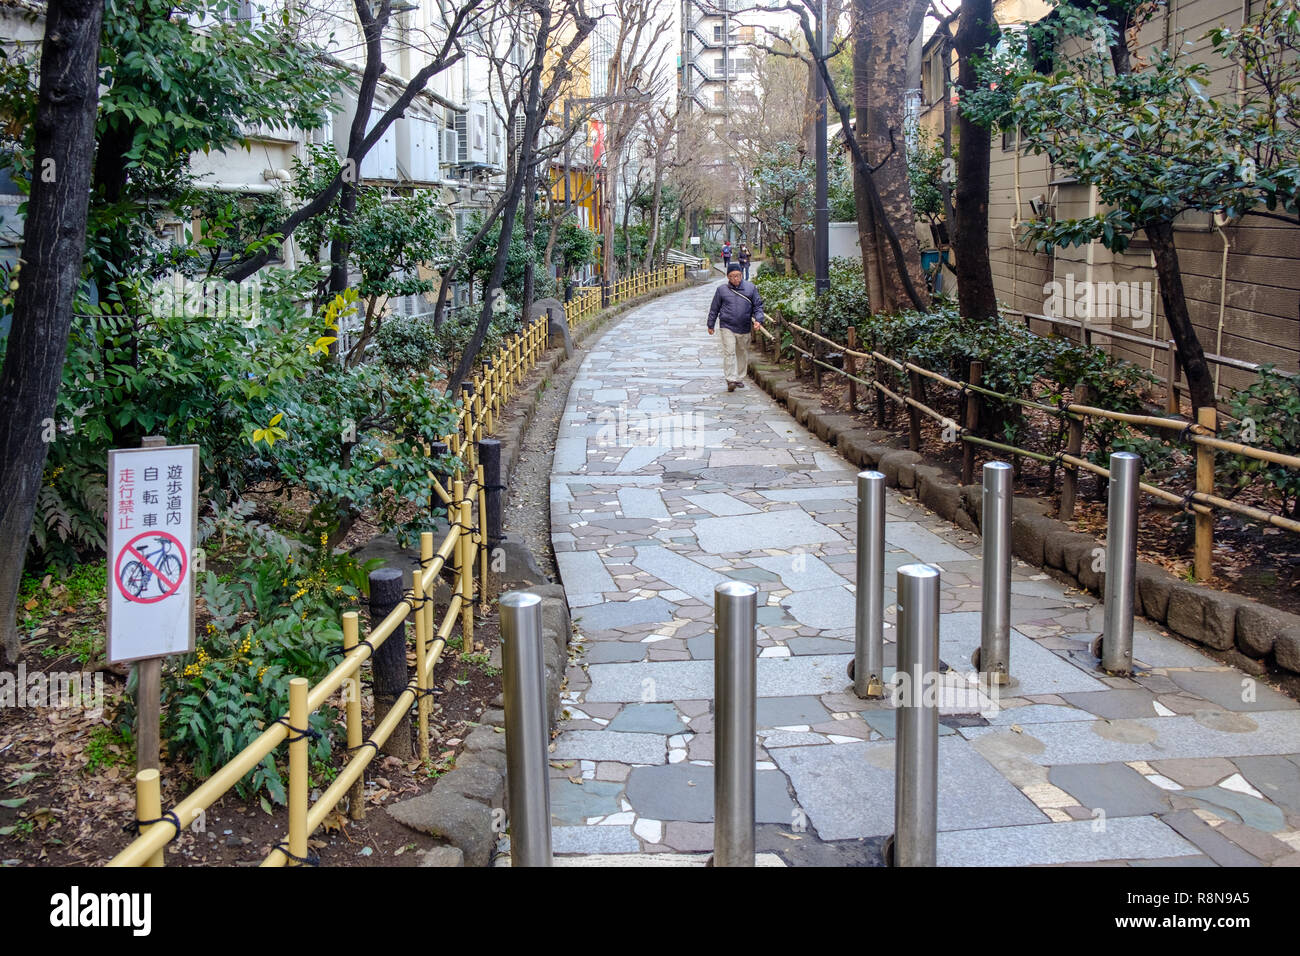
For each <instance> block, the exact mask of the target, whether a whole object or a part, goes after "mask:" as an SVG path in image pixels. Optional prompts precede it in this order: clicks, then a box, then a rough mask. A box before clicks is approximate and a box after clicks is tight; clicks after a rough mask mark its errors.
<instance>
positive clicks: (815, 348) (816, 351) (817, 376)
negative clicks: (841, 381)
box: [808, 319, 825, 391]
mask: <svg viewBox="0 0 1300 956" xmlns="http://www.w3.org/2000/svg"><path fill="white" fill-rule="evenodd" d="M813 331H814V332H816V333H817V334H818V335H821V331H822V323H821V319H816V320H814V321H813ZM809 351H810V352H812V355H811V356H810V357H809V359H808V362H809V364H810V365H812V373H813V386H814V387H815V388H816V389H817V390H818V391H821V387H822V367H821V365H820V363H819V362H818V361H817V360H818V359H820V358H822V357H823V356H824V354H825V353H824V351H823V349H822V343H821V340H820V339H813V340H812V342H811V345H810V348H809Z"/></svg>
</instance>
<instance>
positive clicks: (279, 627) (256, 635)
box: [163, 525, 378, 803]
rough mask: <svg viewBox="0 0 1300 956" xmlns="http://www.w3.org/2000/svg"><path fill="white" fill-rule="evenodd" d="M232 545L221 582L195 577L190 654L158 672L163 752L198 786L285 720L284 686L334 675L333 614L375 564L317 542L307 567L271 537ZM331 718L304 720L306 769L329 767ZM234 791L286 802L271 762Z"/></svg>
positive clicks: (336, 632)
mask: <svg viewBox="0 0 1300 956" xmlns="http://www.w3.org/2000/svg"><path fill="white" fill-rule="evenodd" d="M233 527H235V528H237V527H238V526H237V525H234V526H233ZM234 543H235V544H236V545H237V546H238V547H236V548H235V549H234V550H236V551H237V552H241V553H242V556H237V557H236V558H235V564H234V567H233V569H232V570H231V571H230V572H229V573H227V574H225V575H219V574H217V573H216V572H215V571H212V570H209V571H206V572H203V573H202V574H200V576H199V581H200V588H201V590H202V593H203V597H204V600H205V602H206V604H207V608H208V611H209V612H210V614H211V615H212V620H211V621H210V622H209V623H208V625H207V627H206V629H205V633H204V634H203V635H202V637H201V638H200V639H199V640H198V641H197V642H196V647H197V649H196V653H195V654H193V655H185V656H184V657H177V658H171V659H170V660H169V661H168V663H167V665H166V666H165V668H164V671H163V732H164V735H165V737H166V740H167V745H168V750H169V752H170V754H171V756H173V757H176V758H179V759H181V760H183V761H186V762H188V763H190V764H191V765H192V767H193V770H194V773H195V775H196V776H197V777H199V778H200V779H202V778H205V777H208V776H210V775H211V774H212V773H213V772H214V771H216V770H217V769H218V768H220V767H221V766H222V765H223V764H225V763H226V762H228V761H229V760H230V759H231V758H233V757H234V756H235V755H237V754H238V753H239V752H240V751H241V750H243V749H244V748H245V747H247V746H248V745H249V744H250V743H252V742H253V741H254V740H255V739H256V738H257V737H258V735H260V734H261V733H262V731H263V730H265V729H266V727H267V726H269V725H270V724H271V723H273V722H274V721H276V720H279V719H280V717H281V716H283V715H284V713H285V712H286V711H287V710H288V706H289V684H288V682H289V680H290V679H291V678H294V677H304V678H306V679H307V680H308V681H310V682H311V683H313V684H315V683H316V682H318V681H319V680H321V679H322V678H323V677H324V676H325V675H326V674H328V673H329V671H330V670H331V669H332V668H333V667H334V665H335V664H336V663H337V662H338V656H337V654H338V648H339V647H340V646H341V645H342V643H343V634H342V630H341V627H340V621H341V616H340V615H341V613H342V611H343V610H344V609H346V608H348V607H350V606H353V605H354V604H355V602H356V601H357V600H358V599H359V598H360V596H361V595H362V593H363V591H364V588H365V578H366V574H367V572H368V571H369V570H370V569H371V568H372V567H373V566H374V565H375V564H377V563H378V562H377V561H375V562H368V563H367V564H366V565H358V564H357V563H356V561H355V560H354V559H352V558H351V557H350V556H347V555H341V556H340V555H334V554H332V553H331V552H330V550H329V549H328V548H327V547H325V544H324V542H323V541H322V542H320V546H319V547H317V548H315V549H311V550H309V551H307V553H306V558H305V560H299V559H296V558H295V556H294V554H293V553H292V551H291V548H290V546H289V544H288V543H287V541H285V540H284V539H278V538H277V537H276V536H265V535H259V534H254V533H250V534H246V535H241V534H238V533H237V532H236V540H235V542H234ZM248 552H253V553H252V554H249V553H248ZM224 553H225V551H224V549H221V548H218V549H215V550H214V552H213V555H212V560H213V562H214V563H218V564H219V563H221V562H222V560H223V556H224ZM336 717H337V714H336V713H335V712H334V710H333V708H330V707H325V708H322V709H321V710H320V711H318V712H317V713H315V714H313V715H312V717H311V727H312V729H314V730H316V731H317V732H318V733H320V736H319V737H318V738H316V739H313V740H312V741H311V743H310V753H311V757H312V760H313V762H315V761H324V760H327V759H328V758H329V756H330V753H331V748H332V743H331V740H330V735H329V730H330V727H331V725H332V724H333V722H334V721H335V719H336ZM237 789H238V792H239V793H240V794H241V795H243V796H249V795H254V794H260V793H265V794H266V795H268V796H269V797H270V799H271V800H273V801H274V802H276V803H284V802H285V789H284V779H283V776H282V773H281V770H280V768H279V766H278V765H277V763H276V761H275V759H274V757H273V756H271V755H268V756H267V757H266V759H264V760H263V761H262V762H261V763H260V764H259V765H258V766H257V767H256V769H254V770H253V771H252V772H251V773H250V774H249V775H248V776H247V777H245V778H244V779H243V780H241V781H240V783H239V785H238V788H237Z"/></svg>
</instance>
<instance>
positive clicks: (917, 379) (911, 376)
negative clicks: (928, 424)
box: [907, 372, 921, 451]
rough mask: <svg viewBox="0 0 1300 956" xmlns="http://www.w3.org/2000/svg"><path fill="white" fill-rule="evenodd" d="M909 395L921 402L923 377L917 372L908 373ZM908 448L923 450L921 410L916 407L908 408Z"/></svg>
mask: <svg viewBox="0 0 1300 956" xmlns="http://www.w3.org/2000/svg"><path fill="white" fill-rule="evenodd" d="M907 394H908V395H910V396H911V397H912V400H913V401H915V402H919V401H921V376H920V374H918V373H917V372H908V373H907ZM907 447H908V448H909V449H911V450H912V451H920V450H921V410H920V409H919V408H917V407H916V406H915V405H908V406H907Z"/></svg>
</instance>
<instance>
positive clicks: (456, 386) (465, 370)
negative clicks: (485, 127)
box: [447, 0, 551, 396]
mask: <svg viewBox="0 0 1300 956" xmlns="http://www.w3.org/2000/svg"><path fill="white" fill-rule="evenodd" d="M530 6H531V7H532V8H533V11H534V12H535V13H536V14H537V18H538V21H539V22H538V25H537V37H536V40H535V42H534V45H533V59H532V63H531V66H530V67H529V76H528V96H527V98H526V100H525V105H524V137H523V142H524V143H525V144H531V143H532V142H533V141H534V140H535V139H536V138H537V130H538V127H539V125H540V123H539V120H540V113H541V110H540V108H539V101H540V99H541V75H542V70H543V68H544V66H545V57H546V41H547V39H548V38H549V36H550V32H551V8H550V6H549V5H548V4H547V3H546V0H532V2H531V3H530ZM520 159H521V162H520V163H517V164H516V166H515V170H514V175H513V176H512V177H511V179H510V182H509V183H508V185H507V189H506V193H505V196H504V197H503V199H504V206H503V208H502V211H501V236H502V241H500V242H498V243H497V254H496V259H495V261H494V262H493V265H492V277H491V280H490V281H489V283H488V288H490V289H498V288H500V287H501V283H502V281H503V280H504V279H505V274H506V260H507V258H508V257H509V255H510V242H509V236H510V235H511V233H512V232H514V227H515V213H516V212H517V211H518V209H519V197H520V193H521V192H522V191H523V185H524V179H525V171H526V168H527V166H528V164H529V163H531V162H532V156H531V154H529V155H521V157H520ZM492 302H493V298H492V296H490V295H485V296H484V297H483V307H482V309H481V310H480V311H479V319H478V326H477V327H476V328H475V329H474V335H473V336H472V337H471V338H470V341H469V343H468V344H467V345H466V346H465V352H464V354H463V355H461V357H460V362H459V363H457V365H456V370H455V372H453V373H452V375H451V378H450V379H449V380H448V382H447V395H449V396H457V395H459V394H460V386H461V383H462V382H464V381H465V380H466V378H468V377H469V373H470V370H471V369H473V367H474V363H475V361H477V359H478V353H479V349H481V348H482V347H483V340H484V338H486V336H487V330H488V326H489V325H490V324H491V322H492Z"/></svg>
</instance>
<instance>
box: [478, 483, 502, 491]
mask: <svg viewBox="0 0 1300 956" xmlns="http://www.w3.org/2000/svg"><path fill="white" fill-rule="evenodd" d="M507 487H508V486H507V485H486V484H485V485H484V486H483V488H484V489H485V490H486V491H505V490H506V488H507Z"/></svg>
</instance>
